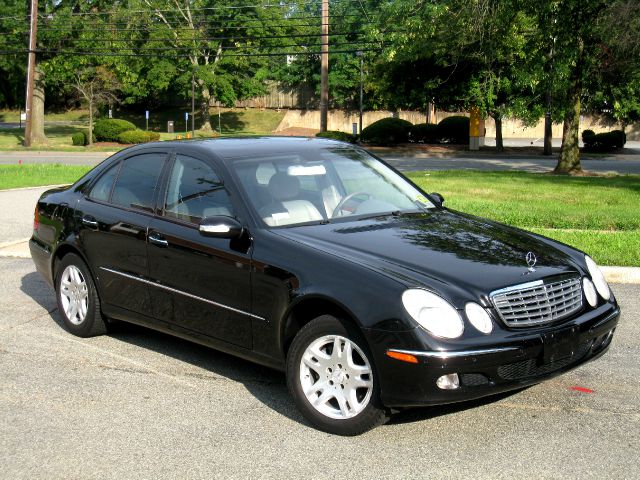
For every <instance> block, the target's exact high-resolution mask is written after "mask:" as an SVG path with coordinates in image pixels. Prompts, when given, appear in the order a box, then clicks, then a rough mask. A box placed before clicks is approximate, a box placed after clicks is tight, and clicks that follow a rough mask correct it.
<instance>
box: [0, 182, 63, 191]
mask: <svg viewBox="0 0 640 480" xmlns="http://www.w3.org/2000/svg"><path fill="white" fill-rule="evenodd" d="M69 185H72V184H71V183H61V184H60V185H36V186H33V187H18V188H5V189H0V193H2V192H19V191H23V190H38V189H40V188H45V189H47V190H48V189H50V188H58V187H67V186H69Z"/></svg>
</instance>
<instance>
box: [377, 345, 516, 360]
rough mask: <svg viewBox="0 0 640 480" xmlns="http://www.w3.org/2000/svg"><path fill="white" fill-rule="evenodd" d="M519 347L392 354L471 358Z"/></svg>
mask: <svg viewBox="0 0 640 480" xmlns="http://www.w3.org/2000/svg"><path fill="white" fill-rule="evenodd" d="M519 349H520V348H519V347H496V348H483V349H480V350H458V351H454V352H428V351H416V350H398V349H395V348H393V349H390V350H389V351H390V352H397V353H406V354H409V355H415V356H417V357H430V358H442V359H446V358H456V357H469V356H473V355H488V354H492V353H503V352H510V351H513V350H519Z"/></svg>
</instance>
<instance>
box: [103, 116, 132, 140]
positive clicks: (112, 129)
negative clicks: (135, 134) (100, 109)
mask: <svg viewBox="0 0 640 480" xmlns="http://www.w3.org/2000/svg"><path fill="white" fill-rule="evenodd" d="M135 129H136V126H135V125H134V124H133V123H131V122H127V121H126V120H118V119H116V118H102V119H100V120H98V121H97V122H96V124H95V125H94V126H93V134H94V135H95V136H96V138H97V139H98V140H100V141H101V142H117V141H118V135H120V134H121V133H122V132H126V131H128V130H135Z"/></svg>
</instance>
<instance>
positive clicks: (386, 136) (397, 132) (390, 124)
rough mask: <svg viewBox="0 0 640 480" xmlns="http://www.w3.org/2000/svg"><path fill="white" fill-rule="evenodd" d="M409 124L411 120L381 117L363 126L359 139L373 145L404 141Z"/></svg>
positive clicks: (407, 138)
mask: <svg viewBox="0 0 640 480" xmlns="http://www.w3.org/2000/svg"><path fill="white" fill-rule="evenodd" d="M411 125H412V124H411V122H408V121H406V120H402V119H400V118H391V117H389V118H383V119H380V120H378V121H377V122H373V123H372V124H371V125H369V126H368V127H366V128H364V129H363V130H362V134H361V135H360V139H361V140H363V141H364V142H367V143H371V144H374V145H396V144H398V143H406V142H408V141H409V130H410V129H411Z"/></svg>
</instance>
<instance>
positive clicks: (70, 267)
mask: <svg viewBox="0 0 640 480" xmlns="http://www.w3.org/2000/svg"><path fill="white" fill-rule="evenodd" d="M55 286H56V288H55V290H56V299H57V301H58V310H59V311H60V316H61V317H62V320H63V322H64V326H65V328H66V329H67V330H68V331H69V332H70V333H72V334H74V335H76V336H78V337H94V336H96V335H103V334H105V333H107V324H106V322H105V318H104V317H103V316H102V312H101V311H100V299H99V298H98V292H97V290H96V285H95V282H94V281H93V277H92V276H91V272H90V271H89V268H88V267H87V265H86V264H85V263H84V261H83V260H82V259H81V258H80V257H79V256H78V255H76V254H74V253H69V254H67V255H65V256H64V257H63V258H62V260H60V262H59V263H58V265H57V268H56V283H55Z"/></svg>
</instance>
